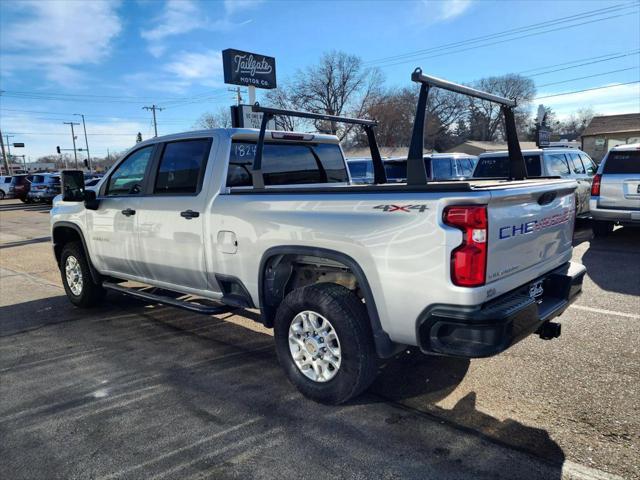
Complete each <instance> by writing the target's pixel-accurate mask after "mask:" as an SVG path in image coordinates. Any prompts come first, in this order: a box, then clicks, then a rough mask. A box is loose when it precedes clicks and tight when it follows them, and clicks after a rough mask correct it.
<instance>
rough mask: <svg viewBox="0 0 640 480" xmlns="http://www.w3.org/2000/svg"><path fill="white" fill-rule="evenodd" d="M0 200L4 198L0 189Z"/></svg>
mask: <svg viewBox="0 0 640 480" xmlns="http://www.w3.org/2000/svg"><path fill="white" fill-rule="evenodd" d="M0 200H4V192H3V191H2V190H0Z"/></svg>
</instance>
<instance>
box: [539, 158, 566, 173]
mask: <svg viewBox="0 0 640 480" xmlns="http://www.w3.org/2000/svg"><path fill="white" fill-rule="evenodd" d="M544 158H545V162H546V163H547V169H548V170H549V173H550V174H551V175H569V173H570V172H569V164H568V163H567V160H566V158H565V157H564V153H545V155H544Z"/></svg>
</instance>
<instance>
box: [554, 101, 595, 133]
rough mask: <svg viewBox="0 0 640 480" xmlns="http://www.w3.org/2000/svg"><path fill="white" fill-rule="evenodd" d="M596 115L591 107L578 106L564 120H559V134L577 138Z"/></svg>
mask: <svg viewBox="0 0 640 480" xmlns="http://www.w3.org/2000/svg"><path fill="white" fill-rule="evenodd" d="M595 115H596V113H595V112H594V111H593V109H592V108H580V109H578V110H577V111H576V112H575V113H572V114H571V115H570V116H569V118H567V119H566V120H565V121H563V122H560V132H559V133H560V135H561V136H564V137H566V138H569V139H571V140H573V139H575V138H578V137H579V136H580V135H581V134H582V132H584V130H585V128H587V125H589V123H590V122H591V119H593V117H594V116H595Z"/></svg>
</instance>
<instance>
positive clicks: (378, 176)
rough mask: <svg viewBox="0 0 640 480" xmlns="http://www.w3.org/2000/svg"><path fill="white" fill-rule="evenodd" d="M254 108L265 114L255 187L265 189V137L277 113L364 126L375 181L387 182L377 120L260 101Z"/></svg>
mask: <svg viewBox="0 0 640 480" xmlns="http://www.w3.org/2000/svg"><path fill="white" fill-rule="evenodd" d="M252 110H253V111H254V112H259V113H262V114H263V115H262V123H261V124H260V134H259V136H258V144H257V145H256V155H255V157H254V159H253V172H252V177H253V188H254V189H260V190H261V189H264V175H263V173H262V153H263V150H264V137H265V132H266V130H267V123H268V122H269V120H271V119H272V118H273V117H275V116H276V115H281V116H288V117H298V118H311V119H314V120H326V121H328V122H336V123H350V124H354V125H360V126H362V128H363V129H364V131H365V133H366V135H367V140H368V141H369V148H370V149H371V160H372V162H373V176H374V183H376V184H383V183H387V174H386V173H385V170H384V164H383V163H382V157H381V156H380V150H379V149H378V143H377V141H376V135H375V131H374V128H375V127H376V126H377V125H378V122H377V121H375V120H366V119H361V118H350V117H338V116H336V115H325V114H322V113H311V112H300V111H296V110H283V109H279V108H269V107H262V106H260V105H259V104H258V103H256V104H255V105H253V107H252Z"/></svg>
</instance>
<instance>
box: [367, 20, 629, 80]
mask: <svg viewBox="0 0 640 480" xmlns="http://www.w3.org/2000/svg"><path fill="white" fill-rule="evenodd" d="M626 15H627V13H622V14H619V15H611V16H608V17H604V18H598V19H595V20H589V21H586V22H581V23H576V24H574V25H566V26H562V27H559V28H552V29H548V30H543V31H541V32H533V33H528V34H526V35H520V36H517V37H513V38H508V39H504V40H498V41H495V42H490V43H484V44H481V45H475V46H472V47H467V48H460V49H457V50H451V51H445V52H442V53H437V54H434V55H426V56H424V55H422V54H415V53H414V54H411V55H412V57H411V58H409V57H407V59H406V60H400V61H397V62H394V63H388V64H386V65H380V67H381V68H387V67H392V66H396V65H402V64H405V63H410V62H414V61H416V60H425V59H430V58H437V57H442V56H444V55H451V54H455V53H462V52H466V51H469V50H476V49H478V48H484V47H490V46H493V45H499V44H502V43H508V42H513V41H514V40H520V39H523V38H528V37H533V36H537V35H543V34H545V33H552V32H556V31H559V30H566V29H569V28H574V27H579V26H583V25H589V24H592V23H596V22H602V21H605V20H611V19H614V18H618V17H623V16H626ZM451 48H453V47H448V48H443V49H442V50H450V49H451ZM434 51H437V50H434ZM388 61H391V60H388ZM383 63H384V62H383ZM373 65H375V64H370V65H368V66H373Z"/></svg>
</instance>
